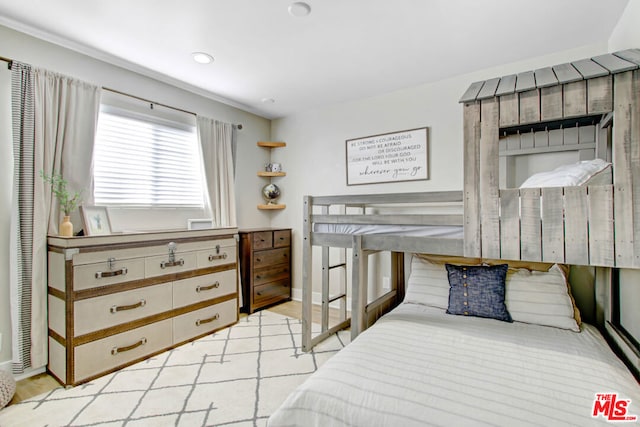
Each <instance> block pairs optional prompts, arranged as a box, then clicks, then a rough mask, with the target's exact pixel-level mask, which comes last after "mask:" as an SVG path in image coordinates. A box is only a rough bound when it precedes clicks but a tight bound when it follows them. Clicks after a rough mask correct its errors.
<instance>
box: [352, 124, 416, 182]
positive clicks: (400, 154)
mask: <svg viewBox="0 0 640 427" xmlns="http://www.w3.org/2000/svg"><path fill="white" fill-rule="evenodd" d="M346 166H347V167H346V169H347V185H362V184H381V183H392V182H404V181H421V180H427V179H429V128H428V127H421V128H416V129H408V130H402V131H396V132H389V133H383V134H378V135H370V136H364V137H360V138H355V139H348V140H346Z"/></svg>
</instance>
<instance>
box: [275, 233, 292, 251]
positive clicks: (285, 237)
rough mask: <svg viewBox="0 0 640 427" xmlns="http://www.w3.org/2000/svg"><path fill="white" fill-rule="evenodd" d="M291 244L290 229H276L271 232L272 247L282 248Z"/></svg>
mask: <svg viewBox="0 0 640 427" xmlns="http://www.w3.org/2000/svg"><path fill="white" fill-rule="evenodd" d="M288 246H291V230H278V231H274V232H273V247H274V248H284V247H288Z"/></svg>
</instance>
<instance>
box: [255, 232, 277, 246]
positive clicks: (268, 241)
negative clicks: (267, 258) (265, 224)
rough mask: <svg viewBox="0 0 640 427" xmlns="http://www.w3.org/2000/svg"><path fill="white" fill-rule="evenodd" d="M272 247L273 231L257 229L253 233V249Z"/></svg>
mask: <svg viewBox="0 0 640 427" xmlns="http://www.w3.org/2000/svg"><path fill="white" fill-rule="evenodd" d="M272 247H273V233H272V232H271V231H259V232H255V233H253V249H254V250H259V249H269V248H272Z"/></svg>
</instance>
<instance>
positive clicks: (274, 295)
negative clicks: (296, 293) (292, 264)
mask: <svg viewBox="0 0 640 427" xmlns="http://www.w3.org/2000/svg"><path fill="white" fill-rule="evenodd" d="M290 292H291V287H290V286H289V279H284V280H279V281H277V282H271V283H267V284H265V285H259V286H256V287H254V288H253V303H254V304H255V305H268V304H271V303H272V302H276V301H281V300H282V299H283V297H287V298H288V297H289V296H290Z"/></svg>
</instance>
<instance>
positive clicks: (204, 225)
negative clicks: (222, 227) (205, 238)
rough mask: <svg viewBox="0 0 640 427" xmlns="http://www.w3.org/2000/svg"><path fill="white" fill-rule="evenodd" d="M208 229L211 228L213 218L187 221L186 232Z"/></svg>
mask: <svg viewBox="0 0 640 427" xmlns="http://www.w3.org/2000/svg"><path fill="white" fill-rule="evenodd" d="M210 228H213V218H198V219H188V220H187V230H208V229H210Z"/></svg>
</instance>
